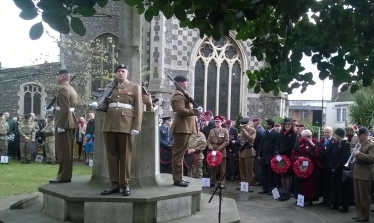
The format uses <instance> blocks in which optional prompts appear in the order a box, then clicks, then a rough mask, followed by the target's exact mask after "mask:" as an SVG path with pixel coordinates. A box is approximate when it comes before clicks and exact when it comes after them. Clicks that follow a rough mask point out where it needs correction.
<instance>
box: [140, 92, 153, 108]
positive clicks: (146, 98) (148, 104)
mask: <svg viewBox="0 0 374 223" xmlns="http://www.w3.org/2000/svg"><path fill="white" fill-rule="evenodd" d="M142 101H143V104H144V105H145V110H146V111H154V109H153V103H152V97H151V96H150V95H146V94H142Z"/></svg>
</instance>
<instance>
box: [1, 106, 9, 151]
mask: <svg viewBox="0 0 374 223" xmlns="http://www.w3.org/2000/svg"><path fill="white" fill-rule="evenodd" d="M8 131H9V124H8V122H7V121H6V120H5V117H4V115H3V113H0V156H8V136H7V134H8Z"/></svg>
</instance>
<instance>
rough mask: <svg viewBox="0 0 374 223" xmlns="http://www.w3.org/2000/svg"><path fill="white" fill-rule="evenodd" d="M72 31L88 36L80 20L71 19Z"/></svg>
mask: <svg viewBox="0 0 374 223" xmlns="http://www.w3.org/2000/svg"><path fill="white" fill-rule="evenodd" d="M70 26H71V29H72V30H73V31H74V32H75V33H76V34H78V35H80V36H84V35H85V34H86V28H85V27H84V25H83V22H82V20H81V19H80V18H77V17H71V19H70Z"/></svg>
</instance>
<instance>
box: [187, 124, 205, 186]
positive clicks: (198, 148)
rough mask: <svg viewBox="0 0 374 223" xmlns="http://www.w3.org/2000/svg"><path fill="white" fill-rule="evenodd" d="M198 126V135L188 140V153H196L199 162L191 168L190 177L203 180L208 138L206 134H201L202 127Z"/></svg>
mask: <svg viewBox="0 0 374 223" xmlns="http://www.w3.org/2000/svg"><path fill="white" fill-rule="evenodd" d="M196 124H197V134H192V135H191V136H190V138H189V139H188V144H187V153H189V154H191V153H195V154H196V156H197V162H196V164H195V166H193V167H192V168H189V170H188V176H190V177H192V178H197V179H201V178H202V177H203V159H204V154H203V150H204V149H205V147H206V138H205V135H204V133H202V132H200V126H199V125H198V123H196Z"/></svg>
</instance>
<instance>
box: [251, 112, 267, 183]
mask: <svg viewBox="0 0 374 223" xmlns="http://www.w3.org/2000/svg"><path fill="white" fill-rule="evenodd" d="M252 122H253V128H255V129H256V138H255V141H254V144H253V147H254V149H255V151H256V154H258V151H259V150H260V146H261V140H262V135H263V134H264V132H265V129H264V127H262V125H261V119H259V118H254V119H252ZM253 169H254V172H255V175H256V178H255V180H256V181H257V182H256V183H255V186H261V176H262V174H261V163H260V160H259V159H255V160H254V162H253Z"/></svg>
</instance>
